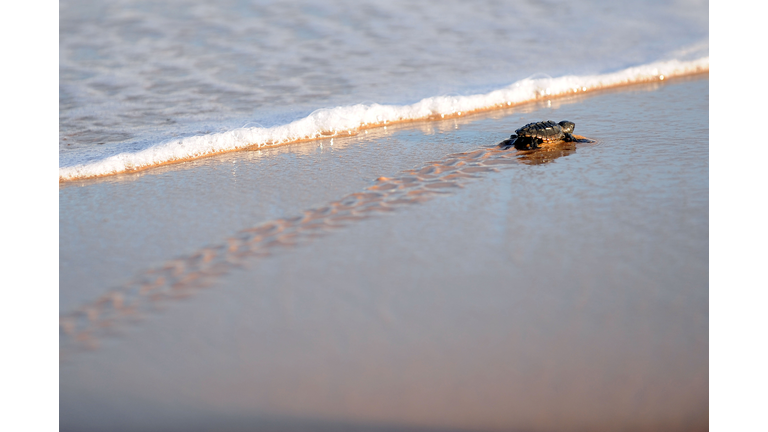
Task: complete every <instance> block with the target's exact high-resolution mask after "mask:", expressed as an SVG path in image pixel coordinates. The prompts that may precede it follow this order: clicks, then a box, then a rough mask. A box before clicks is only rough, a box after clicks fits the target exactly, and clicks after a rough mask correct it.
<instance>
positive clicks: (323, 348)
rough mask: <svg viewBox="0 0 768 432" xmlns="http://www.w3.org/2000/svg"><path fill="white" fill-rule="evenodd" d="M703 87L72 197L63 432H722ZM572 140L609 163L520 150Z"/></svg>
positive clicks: (178, 169)
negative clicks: (551, 139) (523, 140)
mask: <svg viewBox="0 0 768 432" xmlns="http://www.w3.org/2000/svg"><path fill="white" fill-rule="evenodd" d="M708 115H709V79H708V75H706V74H705V75H697V76H692V77H689V78H685V79H675V80H668V81H665V82H663V83H662V82H659V83H655V84H642V85H636V86H629V87H623V88H620V89H615V90H609V91H602V92H596V93H594V94H588V95H582V96H572V97H565V98H559V99H553V100H549V101H547V100H542V101H540V102H537V103H531V104H526V105H521V106H517V107H513V108H510V109H506V110H497V111H491V112H485V113H479V114H475V115H471V116H462V117H460V118H453V119H450V120H444V121H433V122H422V123H410V124H402V125H396V126H391V127H387V128H386V129H371V130H368V131H367V132H364V133H360V134H358V135H356V136H352V137H346V138H334V139H327V140H319V141H315V142H305V143H300V144H295V145H288V146H282V147H278V148H272V149H264V150H254V151H240V152H232V153H227V154H223V155H219V156H214V157H209V158H205V159H199V160H195V161H190V162H186V163H181V164H176V165H167V166H162V167H158V168H156V169H152V170H145V171H142V172H138V173H130V174H120V175H115V176H111V177H105V178H99V179H90V180H79V181H72V182H66V183H62V184H61V185H60V201H59V206H60V213H59V214H60V226H59V232H60V238H59V244H60V268H59V271H60V280H59V282H60V314H61V323H62V326H61V327H62V333H61V352H62V357H61V366H60V395H61V404H60V418H61V430H64V431H70V430H71V431H88V430H93V431H97V430H114V431H120V430H125V431H130V430H163V431H172V430H173V431H176V430H179V431H180V430H185V431H197V430H200V431H202V430H219V431H227V430H233V431H234V430H376V431H378V430H425V431H427V430H489V431H490V430H513V431H518V430H519V431H523V430H525V431H553V430H598V431H601V430H604V431H612V430H617V429H620V430H666V431H678V430H679V431H684V430H706V429H707V428H708V416H709V414H708V398H709V392H708V385H709V379H708V371H709V365H708V349H709V345H708V326H709V315H708V302H709V300H708V299H709V297H708V295H709V294H708V283H709V281H708V264H709V263H708V248H709V235H708V226H709V213H708V206H709V199H708V192H709V178H708V157H709V138H708V134H709V124H708ZM547 119H551V120H555V121H560V120H570V121H573V122H575V123H576V130H575V132H576V133H577V134H580V135H583V136H585V137H588V138H590V139H592V140H594V141H595V142H594V143H590V144H577V145H575V146H566V147H558V148H553V149H550V150H549V151H539V152H533V153H528V154H524V153H517V152H516V151H515V150H512V151H508V152H502V151H499V150H498V149H496V148H495V147H494V144H495V143H498V142H499V141H501V140H503V139H505V138H507V137H508V136H509V134H510V133H512V132H513V131H514V129H516V128H517V127H520V126H521V125H523V124H525V123H528V122H531V121H541V120H547Z"/></svg>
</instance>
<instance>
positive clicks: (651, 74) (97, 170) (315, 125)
mask: <svg viewBox="0 0 768 432" xmlns="http://www.w3.org/2000/svg"><path fill="white" fill-rule="evenodd" d="M708 70H709V57H708V56H707V57H702V58H700V59H698V60H691V61H678V60H669V61H659V62H655V63H650V64H646V65H642V66H636V67H631V68H628V69H624V70H621V71H618V72H613V73H608V74H600V75H585V76H574V75H568V76H562V77H558V78H536V79H530V78H527V79H524V80H520V81H518V82H516V83H514V84H511V85H509V86H507V87H505V88H502V89H499V90H494V91H492V92H490V93H485V94H478V95H470V96H436V97H430V98H426V99H422V100H421V101H419V102H416V103H414V104H412V105H379V104H372V105H362V104H358V105H352V106H341V107H336V108H327V109H320V110H317V111H315V112H313V113H312V114H310V115H309V116H307V117H305V118H303V119H301V120H297V121H294V122H292V123H288V124H285V125H280V126H274V127H269V128H260V127H254V128H241V129H235V130H232V131H228V132H222V133H216V134H210V135H198V136H193V137H187V138H181V139H173V140H168V141H163V142H161V143H158V144H154V145H151V146H149V147H147V148H145V149H143V150H139V151H133V152H131V151H126V152H122V153H119V154H117V155H114V156H109V157H106V158H104V159H101V160H97V161H92V162H88V163H84V164H77V165H72V166H64V167H60V168H59V181H68V180H77V179H84V178H90V177H101V176H107V175H113V174H119V173H124V172H130V171H137V170H142V169H146V168H151V167H153V166H158V165H164V164H168V163H173V162H182V161H186V160H191V159H197V158H201V157H205V156H210V155H213V154H217V153H224V152H229V151H234V150H240V149H244V148H249V147H250V148H258V147H273V146H278V145H284V144H289V143H294V142H300V141H308V140H314V139H319V138H330V137H334V136H349V135H354V134H356V133H357V132H359V131H360V130H363V129H368V128H372V127H380V126H385V125H387V124H392V123H398V122H405V121H415V120H430V119H440V118H446V117H453V116H461V115H466V114H469V113H472V112H476V111H485V110H489V109H494V108H503V107H507V106H512V105H517V104H520V103H524V102H530V101H533V100H537V99H542V98H553V97H558V96H564V95H569V94H577V93H584V92H589V91H594V90H599V89H604V88H608V87H615V86H620V85H626V84H634V83H641V82H649V81H660V80H664V79H666V78H671V77H676V76H683V75H690V74H695V73H702V72H707V71H708ZM60 163H64V164H66V163H67V161H66V160H60Z"/></svg>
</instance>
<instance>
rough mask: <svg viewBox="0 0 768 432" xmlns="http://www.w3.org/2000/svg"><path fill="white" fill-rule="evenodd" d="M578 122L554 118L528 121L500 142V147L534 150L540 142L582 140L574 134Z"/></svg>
mask: <svg viewBox="0 0 768 432" xmlns="http://www.w3.org/2000/svg"><path fill="white" fill-rule="evenodd" d="M574 127H576V124H575V123H573V122H569V121H567V120H563V121H561V122H560V123H555V122H553V121H552V120H547V121H542V122H535V123H528V124H527V125H525V126H523V127H521V128H520V129H518V130H516V131H515V133H514V134H513V135H511V136H510V137H509V139H506V140H504V141H502V142H500V143H499V147H505V148H509V146H515V148H516V149H518V150H533V149H537V148H539V144H541V143H545V142H554V141H580V140H578V139H576V138H574V136H573V128H574Z"/></svg>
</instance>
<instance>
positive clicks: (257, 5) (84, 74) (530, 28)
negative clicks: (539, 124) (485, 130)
mask: <svg viewBox="0 0 768 432" xmlns="http://www.w3.org/2000/svg"><path fill="white" fill-rule="evenodd" d="M708 26H709V15H708V3H707V2H706V1H703V2H702V1H695V0H683V1H676V2H661V1H659V2H655V1H648V2H643V3H642V6H641V7H638V6H637V5H636V3H634V2H629V1H627V2H615V1H577V2H548V1H541V2H500V1H484V2H462V1H439V2H418V3H417V4H411V3H410V2H397V1H394V2H387V3H386V4H383V3H381V2H360V1H354V2H345V1H335V2H323V3H322V4H318V3H316V2H308V1H307V2H302V1H294V2H269V1H254V2H243V1H232V2H216V3H201V2H184V1H177V2H169V3H156V2H142V1H116V2H94V1H62V2H60V62H59V76H60V94H59V101H60V102H59V106H60V114H59V125H60V126H59V136H60V139H59V161H60V162H59V165H60V172H59V177H60V179H61V180H71V179H77V178H86V177H93V176H102V175H110V174H114V173H119V172H126V171H133V170H136V169H143V168H147V167H153V166H157V165H161V164H164V163H169V162H173V161H179V160H187V159H190V158H196V157H200V156H205V155H208V154H213V153H219V152H222V151H230V150H234V149H240V148H245V147H249V146H260V147H265V146H273V145H279V144H284V143H288V142H295V141H301V140H306V139H315V138H319V137H322V136H345V135H349V134H356V133H359V132H360V131H361V130H362V129H364V128H367V127H371V126H381V125H385V124H388V123H391V122H397V121H404V120H412V119H425V118H427V119H428V118H433V119H434V118H444V117H445V116H459V115H465V114H466V112H467V111H470V112H471V111H475V110H482V109H488V108H497V107H500V106H505V105H511V104H516V103H520V102H525V101H529V100H535V99H539V98H549V97H554V96H557V95H560V94H570V93H578V92H585V91H592V90H595V89H598V88H602V87H605V86H611V85H617V84H623V83H628V82H637V81H648V80H662V79H664V78H665V77H669V76H674V75H680V74H688V73H692V72H697V71H699V72H701V71H706V70H708V68H709V57H708V46H709V44H708V34H709V33H708Z"/></svg>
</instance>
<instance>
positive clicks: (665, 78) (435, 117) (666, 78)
mask: <svg viewBox="0 0 768 432" xmlns="http://www.w3.org/2000/svg"><path fill="white" fill-rule="evenodd" d="M631 69H633V68H629V69H627V70H631ZM627 70H625V71H620V72H616V73H617V74H618V73H622V72H626V71H627ZM704 74H709V65H708V64H707V66H706V67H705V69H703V70H702V69H701V67H700V66H697V70H696V71H693V72H681V73H677V74H668V75H664V74H657V75H654V76H650V77H646V78H642V77H641V78H636V79H634V80H633V81H631V82H626V81H620V82H616V83H610V84H605V85H602V84H601V85H597V86H591V87H586V86H584V87H583V88H582V90H579V89H576V90H575V91H574V89H573V88H568V89H567V90H566V91H564V92H560V93H553V94H537V96H536V97H535V98H532V99H527V100H524V101H520V102H506V103H497V104H494V105H490V106H486V107H482V108H477V109H469V110H466V111H458V112H454V113H446V114H431V115H428V116H424V117H419V118H406V119H399V120H393V121H388V120H384V121H381V122H376V123H364V124H362V125H359V126H356V127H355V128H354V129H353V128H350V129H348V130H347V131H346V132H329V131H321V132H319V133H318V136H313V137H305V138H300V139H293V140H288V141H282V142H278V143H275V142H273V141H267V142H266V143H264V144H248V145H244V146H242V147H234V148H227V149H222V150H211V151H209V152H206V153H203V154H198V155H192V156H185V157H180V158H173V159H169V160H167V161H165V162H159V163H150V164H147V165H143V166H139V167H135V168H134V167H131V168H128V167H126V168H124V169H116V170H114V171H111V172H108V173H103V174H94V175H87V174H86V175H76V174H75V175H70V176H68V177H64V175H62V174H61V171H62V168H59V172H60V174H59V184H62V183H67V182H70V181H76V180H87V179H96V178H102V177H110V176H113V175H117V174H126V173H135V172H140V171H145V170H149V169H152V168H156V167H161V166H165V165H172V164H179V163H184V162H189V161H193V160H198V159H203V158H207V157H211V156H218V155H222V154H225V153H231V152H236V151H251V150H254V149H268V148H276V147H281V146H285V145H291V144H300V143H305V142H312V141H317V140H322V139H328V138H337V137H339V138H345V137H351V136H356V135H358V134H360V133H361V132H363V131H367V130H371V129H378V128H386V127H388V126H394V125H404V124H409V123H427V122H436V121H443V120H449V119H455V118H460V117H467V116H472V115H475V114H483V113H487V112H490V111H500V110H504V109H510V108H516V107H520V106H525V105H526V104H531V103H536V102H541V101H542V100H553V99H562V98H566V97H571V96H581V95H584V94H596V92H601V91H605V90H615V89H619V88H623V87H631V86H635V85H640V84H649V83H658V84H664V83H666V82H670V81H678V80H680V79H685V78H688V77H694V76H698V75H704ZM608 75H611V74H608ZM561 78H566V77H561ZM556 79H560V78H556ZM547 90H549V89H547ZM497 91H498V90H497ZM491 93H493V92H491ZM489 94H490V93H489ZM475 96H477V95H475ZM470 97H471V96H470ZM414 105H415V104H414ZM305 119H306V118H305ZM302 120H304V119H302ZM298 121H301V120H298ZM150 148H152V147H149V148H148V149H150ZM148 149H144V150H142V151H146V150H148ZM111 157H114V156H111ZM66 168H74V167H66Z"/></svg>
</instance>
